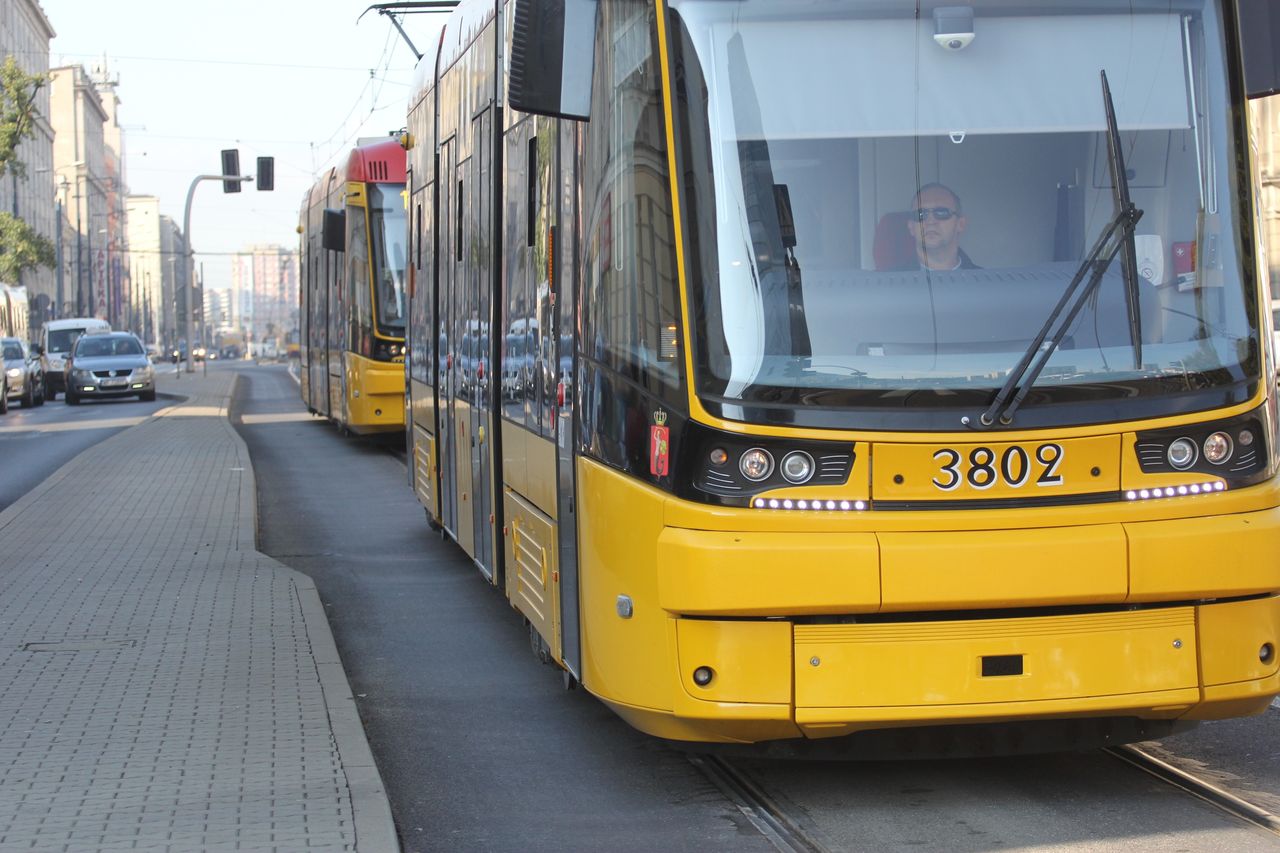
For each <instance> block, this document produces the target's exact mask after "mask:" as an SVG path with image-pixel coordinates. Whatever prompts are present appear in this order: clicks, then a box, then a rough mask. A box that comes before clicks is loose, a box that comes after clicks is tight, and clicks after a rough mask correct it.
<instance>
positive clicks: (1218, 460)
mask: <svg viewBox="0 0 1280 853" xmlns="http://www.w3.org/2000/svg"><path fill="white" fill-rule="evenodd" d="M1204 458H1205V459H1208V460H1209V461H1210V462H1212V463H1213V464H1214V465H1221V464H1222V463H1223V462H1226V461H1227V460H1228V459H1230V458H1231V436H1229V435H1227V434H1226V433H1225V432H1215V433H1213V434H1212V435H1210V436H1209V437H1208V438H1206V439H1205V440H1204Z"/></svg>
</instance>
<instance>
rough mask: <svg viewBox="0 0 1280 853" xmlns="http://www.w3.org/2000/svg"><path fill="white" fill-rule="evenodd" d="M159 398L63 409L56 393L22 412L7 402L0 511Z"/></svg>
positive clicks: (0, 422)
mask: <svg viewBox="0 0 1280 853" xmlns="http://www.w3.org/2000/svg"><path fill="white" fill-rule="evenodd" d="M170 402H171V401H168V400H165V399H164V398H163V397H162V398H160V399H158V400H156V401H155V402H151V403H143V402H140V401H139V400H138V398H137V397H129V398H125V399H119V400H90V401H88V402H85V403H82V404H81V405H79V406H68V405H67V404H66V403H65V402H63V397H62V395H61V394H60V395H58V399H57V400H54V401H50V402H47V403H45V404H44V405H43V406H36V407H35V408H31V409H27V408H24V407H22V406H20V405H18V404H17V403H15V402H13V401H10V402H9V413H8V414H6V415H0V460H3V464H2V465H0V473H3V476H0V510H2V509H4V508H5V507H7V506H8V505H9V504H11V503H13V502H14V501H16V500H17V499H18V498H20V497H22V496H23V495H25V494H26V493H27V492H29V491H30V490H31V489H33V488H35V487H36V486H38V485H39V484H40V483H42V482H43V481H44V480H45V478H46V477H48V476H49V475H50V474H52V473H53V472H54V471H57V470H58V469H59V468H61V467H62V466H63V464H65V463H66V462H67V461H68V460H70V459H71V458H72V457H74V456H76V455H77V454H78V453H80V452H81V451H83V450H86V449H88V448H89V447H92V446H93V445H95V444H97V443H98V442H99V441H102V440H103V439H105V438H108V437H110V436H112V435H114V434H115V433H117V432H119V431H120V430H122V429H124V428H126V427H129V426H133V425H134V424H137V423H141V422H142V421H143V420H145V419H146V418H147V417H149V416H150V415H151V414H152V413H154V412H156V411H158V410H160V409H162V408H164V407H165V406H168V405H170Z"/></svg>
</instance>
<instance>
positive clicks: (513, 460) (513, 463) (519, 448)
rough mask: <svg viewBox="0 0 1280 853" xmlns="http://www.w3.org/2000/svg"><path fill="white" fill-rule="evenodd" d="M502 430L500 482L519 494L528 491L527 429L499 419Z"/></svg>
mask: <svg viewBox="0 0 1280 853" xmlns="http://www.w3.org/2000/svg"><path fill="white" fill-rule="evenodd" d="M499 423H500V424H501V426H500V427H499V428H500V429H501V430H502V482H503V484H504V485H507V486H510V487H511V488H513V489H515V490H516V491H517V492H519V493H520V494H522V495H523V494H526V493H528V491H529V463H528V458H529V454H528V448H527V447H526V446H525V445H526V444H527V443H528V437H529V431H528V430H527V429H525V428H524V427H522V426H517V425H516V424H513V423H512V422H511V421H508V420H505V419H500V420H499Z"/></svg>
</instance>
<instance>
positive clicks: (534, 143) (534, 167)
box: [525, 136, 538, 246]
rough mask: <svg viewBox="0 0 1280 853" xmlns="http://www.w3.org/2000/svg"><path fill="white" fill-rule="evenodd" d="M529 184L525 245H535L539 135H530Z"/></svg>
mask: <svg viewBox="0 0 1280 853" xmlns="http://www.w3.org/2000/svg"><path fill="white" fill-rule="evenodd" d="M528 162H529V168H528V170H527V171H528V177H529V186H528V195H527V198H528V211H529V216H528V219H529V223H528V225H529V228H528V232H529V233H528V234H527V236H526V237H525V245H528V246H532V245H533V232H534V220H535V219H536V218H537V207H538V137H536V136H530V137H529V159H528Z"/></svg>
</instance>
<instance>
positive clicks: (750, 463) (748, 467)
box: [738, 447, 773, 483]
mask: <svg viewBox="0 0 1280 853" xmlns="http://www.w3.org/2000/svg"><path fill="white" fill-rule="evenodd" d="M738 470H739V471H741V472H742V476H744V477H746V478H747V479H748V480H750V481H751V482H753V483H758V482H760V481H761V480H764V479H766V478H768V476H769V475H770V474H772V473H773V457H772V456H771V455H770V454H769V451H767V450H764V449H762V448H759V447H753V448H751V449H750V450H748V451H747V452H746V453H744V454H742V458H741V459H739V460H738Z"/></svg>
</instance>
